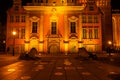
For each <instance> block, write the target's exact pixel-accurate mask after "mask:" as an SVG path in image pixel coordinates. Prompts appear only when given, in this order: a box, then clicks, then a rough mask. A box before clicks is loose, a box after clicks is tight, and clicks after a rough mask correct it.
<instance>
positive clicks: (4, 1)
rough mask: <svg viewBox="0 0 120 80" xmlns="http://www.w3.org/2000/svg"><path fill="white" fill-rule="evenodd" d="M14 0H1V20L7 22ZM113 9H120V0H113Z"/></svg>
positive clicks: (25, 0) (24, 1) (29, 0)
mask: <svg viewBox="0 0 120 80" xmlns="http://www.w3.org/2000/svg"><path fill="white" fill-rule="evenodd" d="M12 1H13V0H0V16H1V17H0V21H1V22H2V23H3V24H5V20H6V11H7V10H8V9H9V8H10V7H12ZM26 2H31V0H23V1H22V3H23V5H25V4H26ZM111 4H112V9H120V6H119V5H120V0H112V3H111Z"/></svg>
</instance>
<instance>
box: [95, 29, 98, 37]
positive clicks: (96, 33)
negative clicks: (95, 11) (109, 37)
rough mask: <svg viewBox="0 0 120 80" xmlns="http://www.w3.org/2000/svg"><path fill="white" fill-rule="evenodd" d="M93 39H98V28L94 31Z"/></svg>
mask: <svg viewBox="0 0 120 80" xmlns="http://www.w3.org/2000/svg"><path fill="white" fill-rule="evenodd" d="M94 38H95V39H98V28H95V29H94Z"/></svg>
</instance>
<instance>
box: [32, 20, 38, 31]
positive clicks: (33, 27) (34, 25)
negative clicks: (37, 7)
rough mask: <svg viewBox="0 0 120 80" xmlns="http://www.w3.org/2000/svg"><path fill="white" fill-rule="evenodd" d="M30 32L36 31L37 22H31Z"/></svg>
mask: <svg viewBox="0 0 120 80" xmlns="http://www.w3.org/2000/svg"><path fill="white" fill-rule="evenodd" d="M32 33H37V22H33V23H32Z"/></svg>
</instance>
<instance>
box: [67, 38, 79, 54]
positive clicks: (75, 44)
mask: <svg viewBox="0 0 120 80" xmlns="http://www.w3.org/2000/svg"><path fill="white" fill-rule="evenodd" d="M69 51H70V53H77V52H78V41H77V40H71V41H70V43H69Z"/></svg>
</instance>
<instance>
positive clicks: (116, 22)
mask: <svg viewBox="0 0 120 80" xmlns="http://www.w3.org/2000/svg"><path fill="white" fill-rule="evenodd" d="M112 23H113V46H114V47H119V48H120V27H119V26H120V10H113V14H112Z"/></svg>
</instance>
